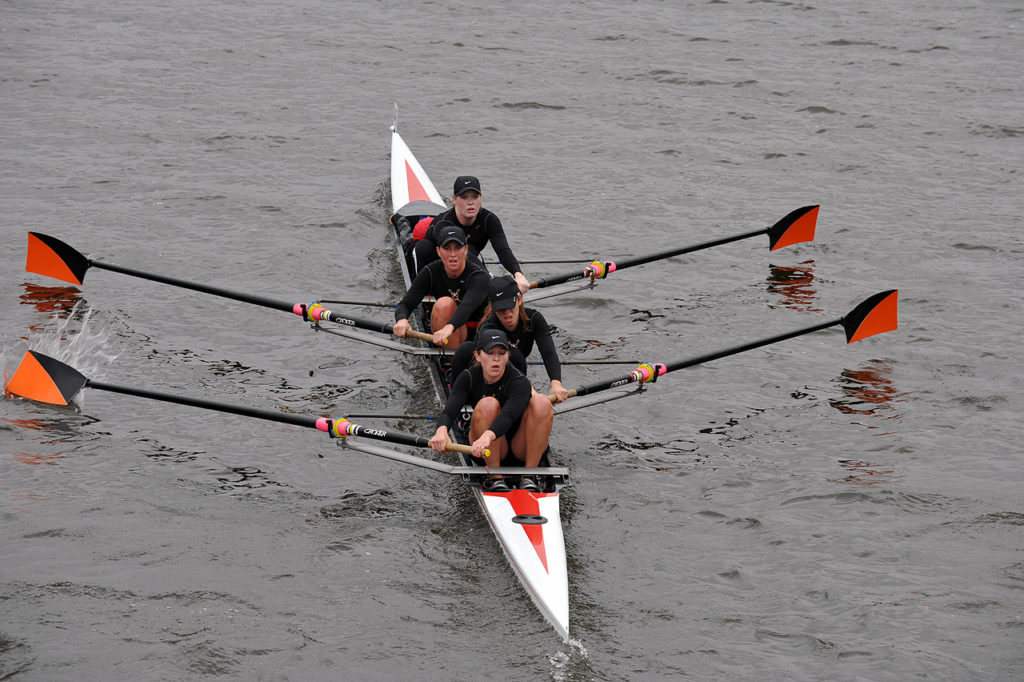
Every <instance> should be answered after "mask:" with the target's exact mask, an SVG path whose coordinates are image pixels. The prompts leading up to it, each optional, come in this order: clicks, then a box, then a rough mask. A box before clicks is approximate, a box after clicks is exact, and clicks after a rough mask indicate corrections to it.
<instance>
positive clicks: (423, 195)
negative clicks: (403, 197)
mask: <svg viewBox="0 0 1024 682" xmlns="http://www.w3.org/2000/svg"><path fill="white" fill-rule="evenodd" d="M405 186H406V187H408V188H409V201H410V202H413V201H430V195H429V194H427V190H425V189H423V184H422V183H421V182H420V179H419V178H417V177H416V172H415V171H413V169H412V166H410V165H409V162H408V161H406V162H405Z"/></svg>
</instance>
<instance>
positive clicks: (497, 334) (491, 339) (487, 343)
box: [476, 329, 508, 353]
mask: <svg viewBox="0 0 1024 682" xmlns="http://www.w3.org/2000/svg"><path fill="white" fill-rule="evenodd" d="M495 346H503V347H504V348H505V350H508V337H507V336H505V332H503V331H501V330H500V329H485V330H483V331H482V332H479V333H478V334H477V335H476V349H477V350H479V351H483V352H484V353H486V352H487V351H489V350H490V349H492V348H494V347H495Z"/></svg>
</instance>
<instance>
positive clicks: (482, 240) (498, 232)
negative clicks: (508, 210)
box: [424, 207, 521, 275]
mask: <svg viewBox="0 0 1024 682" xmlns="http://www.w3.org/2000/svg"><path fill="white" fill-rule="evenodd" d="M445 225H456V226H458V227H461V228H462V229H463V230H464V231H465V233H466V238H467V239H468V241H469V245H470V246H471V247H473V248H474V249H475V250H476V252H477V253H482V252H483V250H484V247H485V246H487V244H488V242H490V244H491V245H492V246H493V247H494V253H495V254H496V255H497V256H498V261H499V262H500V263H501V265H502V267H504V268H505V269H506V270H508V271H509V273H510V274H513V275H514V274H515V273H517V272H520V271H521V268H520V267H519V261H518V260H517V259H516V256H515V254H514V253H512V247H510V246H509V245H508V238H507V237H506V236H505V228H503V227H502V225H501V220H499V219H498V216H496V215H495V214H494V213H492V212H491V211H488V210H487V209H486V208H482V207H481V208H480V211H479V212H478V213H477V214H476V220H474V221H473V224H472V225H468V226H467V225H463V224H462V223H460V222H459V219H458V218H457V217H456V216H455V209H454V208H450V209H448V210H447V211H445V212H444V213H442V214H441V215H439V216H437V217H436V218H435V219H434V222H433V223H431V224H430V227H429V228H427V234H426V235H425V236H424V239H426V240H428V241H429V242H430V243H431V244H432V245H433V246H436V245H437V231H438V230H439V229H441V228H442V227H444V226H445Z"/></svg>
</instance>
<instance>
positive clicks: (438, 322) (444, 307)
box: [430, 296, 459, 331]
mask: <svg viewBox="0 0 1024 682" xmlns="http://www.w3.org/2000/svg"><path fill="white" fill-rule="evenodd" d="M458 307H459V304H458V303H456V302H455V299H454V298H452V297H451V296H442V297H441V298H439V299H437V300H436V301H434V307H433V309H432V310H431V312H430V323H431V325H430V326H431V329H432V330H435V331H436V330H437V329H440V328H441V327H443V326H445V325H446V324H448V320H450V319H451V318H452V315H454V314H455V309H456V308H458Z"/></svg>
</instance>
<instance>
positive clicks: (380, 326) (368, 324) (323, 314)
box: [319, 308, 434, 341]
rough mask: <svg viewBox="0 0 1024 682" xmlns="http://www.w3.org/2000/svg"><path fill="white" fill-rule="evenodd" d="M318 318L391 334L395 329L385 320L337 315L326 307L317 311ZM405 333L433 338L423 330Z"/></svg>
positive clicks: (426, 338)
mask: <svg viewBox="0 0 1024 682" xmlns="http://www.w3.org/2000/svg"><path fill="white" fill-rule="evenodd" d="M319 319H321V320H327V321H328V322H334V323H336V324H344V325H348V326H349V327H357V328H359V329H368V330H370V331H374V332H381V333H383V334H392V333H394V331H395V326H394V325H393V324H388V323H387V322H375V321H373V320H364V319H360V318H358V317H352V316H351V315H339V314H337V313H334V312H331V311H330V310H327V309H326V308H325V309H323V310H321V311H320V312H319ZM405 335H406V336H408V337H410V338H413V339H420V340H422V341H433V340H434V337H433V335H432V334H425V333H423V332H418V331H415V330H413V329H410V330H409V331H407V332H406V333H405Z"/></svg>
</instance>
